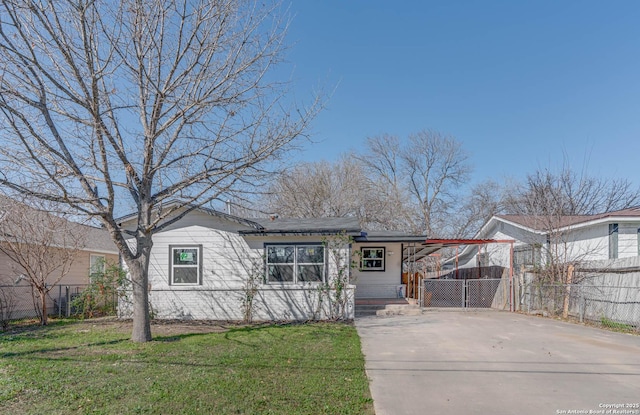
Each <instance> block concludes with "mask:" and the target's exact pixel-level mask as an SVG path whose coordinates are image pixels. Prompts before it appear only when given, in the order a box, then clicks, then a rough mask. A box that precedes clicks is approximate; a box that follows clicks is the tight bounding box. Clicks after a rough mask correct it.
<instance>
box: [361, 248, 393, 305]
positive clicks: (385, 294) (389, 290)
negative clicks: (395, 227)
mask: <svg viewBox="0 0 640 415" xmlns="http://www.w3.org/2000/svg"><path fill="white" fill-rule="evenodd" d="M363 247H365V248H366V247H384V248H385V270H384V271H360V270H358V269H354V270H352V272H351V275H352V281H354V283H355V285H356V287H357V288H356V298H395V297H396V296H397V287H398V285H400V284H401V283H402V244H399V243H387V244H384V243H375V242H371V243H356V244H353V252H354V253H355V252H358V251H360V249H361V248H363ZM390 252H393V255H389V253H390ZM354 259H356V260H359V257H358V256H356V255H354Z"/></svg>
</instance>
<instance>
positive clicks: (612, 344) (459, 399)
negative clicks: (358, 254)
mask: <svg viewBox="0 0 640 415" xmlns="http://www.w3.org/2000/svg"><path fill="white" fill-rule="evenodd" d="M356 327H357V330H358V333H359V334H360V337H361V339H362V348H363V352H364V354H365V358H366V369H367V374H368V376H369V378H370V382H371V383H370V385H371V394H372V395H373V400H374V407H375V411H376V415H398V414H403V415H410V414H421V415H422V414H452V415H455V414H465V415H466V414H478V415H485V414H492V415H493V414H497V415H500V414H505V415H507V414H509V415H511V414H523V415H526V414H531V415H544V414H561V413H566V414H569V413H587V414H588V413H602V414H606V413H607V410H609V409H611V410H612V411H611V412H608V413H609V414H616V413H619V414H623V413H626V414H640V336H633V335H628V334H620V333H612V332H607V331H603V330H599V329H596V328H590V327H584V326H580V325H576V324H570V323H564V322H559V321H556V320H552V319H545V318H541V317H532V316H523V315H519V314H513V313H507V312H497V311H477V312H476V311H433V312H427V313H425V314H424V315H422V316H400V317H364V318H361V319H356ZM610 405H623V407H617V408H615V407H611V406H610ZM624 405H627V406H628V407H627V408H624ZM620 410H626V411H629V412H615V411H620ZM580 411H585V412H580ZM589 411H592V412H589ZM598 411H602V412H598Z"/></svg>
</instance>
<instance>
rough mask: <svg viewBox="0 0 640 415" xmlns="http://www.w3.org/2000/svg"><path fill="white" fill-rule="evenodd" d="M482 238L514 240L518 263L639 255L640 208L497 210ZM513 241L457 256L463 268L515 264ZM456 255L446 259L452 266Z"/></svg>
mask: <svg viewBox="0 0 640 415" xmlns="http://www.w3.org/2000/svg"><path fill="white" fill-rule="evenodd" d="M475 238H477V239H494V240H514V243H513V267H514V270H516V271H518V270H520V269H521V268H522V267H529V266H535V265H542V264H544V263H545V261H546V260H547V258H549V255H554V258H556V259H557V260H559V261H561V262H566V263H570V262H587V261H596V260H607V259H616V258H629V257H637V256H639V255H640V207H634V208H629V209H624V210H618V211H614V212H607V213H602V214H596V215H582V216H560V217H557V218H547V217H541V216H523V215H496V216H493V217H492V218H491V219H490V220H489V221H488V222H487V223H486V224H485V225H484V226H483V227H482V228H481V229H480V231H479V232H478V233H477V234H476V236H475ZM510 249H511V247H510V245H509V244H490V245H486V246H485V247H484V248H483V249H480V250H479V249H478V248H477V247H475V246H467V247H466V248H465V249H463V250H462V252H460V254H459V255H458V257H457V262H458V267H459V268H471V267H479V266H482V267H487V266H502V267H505V268H506V267H509V265H510V255H511V253H510ZM455 260H456V259H455V258H450V259H449V260H447V262H446V265H449V266H453V265H452V264H454V262H455Z"/></svg>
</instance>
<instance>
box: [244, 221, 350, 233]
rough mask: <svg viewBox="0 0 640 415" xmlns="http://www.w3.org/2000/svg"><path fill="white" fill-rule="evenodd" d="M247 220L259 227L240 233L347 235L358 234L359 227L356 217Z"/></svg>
mask: <svg viewBox="0 0 640 415" xmlns="http://www.w3.org/2000/svg"><path fill="white" fill-rule="evenodd" d="M249 221H251V222H253V223H256V224H258V225H259V228H257V229H252V230H242V231H240V232H239V233H240V234H242V235H283V234H288V235H323V234H335V233H339V232H346V233H347V234H348V235H360V232H361V228H360V224H359V223H358V219H357V218H352V217H342V218H273V219H271V218H267V219H263V218H258V219H249Z"/></svg>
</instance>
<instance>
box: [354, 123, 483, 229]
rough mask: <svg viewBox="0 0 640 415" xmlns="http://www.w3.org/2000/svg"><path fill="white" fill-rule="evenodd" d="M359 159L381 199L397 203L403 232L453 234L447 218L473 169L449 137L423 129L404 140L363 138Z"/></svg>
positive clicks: (457, 145)
mask: <svg viewBox="0 0 640 415" xmlns="http://www.w3.org/2000/svg"><path fill="white" fill-rule="evenodd" d="M358 159H359V160H360V161H361V162H362V163H363V165H364V166H365V167H366V169H367V172H368V174H369V175H370V177H371V178H372V180H374V181H375V182H376V183H378V184H379V186H380V188H381V189H384V190H383V192H385V191H386V194H385V196H386V197H387V198H388V199H390V200H393V201H394V202H395V203H396V209H395V211H396V212H397V213H399V214H400V215H401V216H402V217H404V218H405V222H406V223H407V224H406V227H407V229H405V230H407V231H411V232H413V233H426V234H427V235H429V236H430V237H433V236H440V237H442V236H447V235H451V234H452V233H455V232H454V231H453V230H452V229H450V228H449V227H448V224H447V217H448V216H449V215H450V214H451V213H452V212H453V211H454V209H455V207H456V205H457V204H458V203H459V201H458V199H457V197H458V196H459V194H458V191H459V190H460V188H461V186H462V185H463V183H464V182H465V180H466V179H467V178H468V176H469V173H470V171H471V169H470V167H469V165H468V156H467V154H466V153H465V151H464V150H463V149H462V146H461V144H460V143H459V142H458V141H457V140H456V139H455V138H453V137H451V136H447V135H443V134H441V133H439V132H437V131H432V130H423V131H420V132H418V133H415V134H411V135H410V136H409V137H408V139H407V140H404V141H402V140H400V139H399V138H398V137H396V136H392V135H388V134H385V135H381V136H377V137H370V138H368V139H367V142H366V145H365V149H364V151H363V152H361V153H359V154H358Z"/></svg>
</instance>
